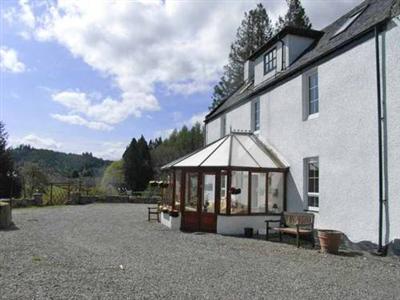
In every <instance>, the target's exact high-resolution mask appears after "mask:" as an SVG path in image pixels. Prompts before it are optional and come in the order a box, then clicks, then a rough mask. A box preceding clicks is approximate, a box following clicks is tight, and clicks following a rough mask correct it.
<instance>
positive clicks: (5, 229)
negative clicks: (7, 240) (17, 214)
mask: <svg viewBox="0 0 400 300" xmlns="http://www.w3.org/2000/svg"><path fill="white" fill-rule="evenodd" d="M13 230H19V228H18V227H17V226H16V225H15V224H14V223H12V224H11V225H10V227H8V228H0V231H13Z"/></svg>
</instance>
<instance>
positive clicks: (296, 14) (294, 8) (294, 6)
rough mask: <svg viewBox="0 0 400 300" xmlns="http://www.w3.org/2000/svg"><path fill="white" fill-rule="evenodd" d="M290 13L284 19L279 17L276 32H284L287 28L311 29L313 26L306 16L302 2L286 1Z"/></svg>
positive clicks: (296, 0)
mask: <svg viewBox="0 0 400 300" xmlns="http://www.w3.org/2000/svg"><path fill="white" fill-rule="evenodd" d="M286 3H287V5H288V11H287V12H286V14H285V16H284V17H279V19H278V21H277V22H276V30H277V31H279V30H282V29H283V28H284V27H286V26H292V27H300V28H307V29H309V28H311V26H312V24H311V22H310V19H309V18H308V16H307V15H306V12H305V10H304V7H303V6H302V5H301V2H300V0H286Z"/></svg>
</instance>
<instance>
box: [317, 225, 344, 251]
mask: <svg viewBox="0 0 400 300" xmlns="http://www.w3.org/2000/svg"><path fill="white" fill-rule="evenodd" d="M318 239H319V244H320V246H321V252H324V253H332V254H337V253H338V252H339V246H340V243H341V241H342V233H341V232H340V231H337V230H331V229H318Z"/></svg>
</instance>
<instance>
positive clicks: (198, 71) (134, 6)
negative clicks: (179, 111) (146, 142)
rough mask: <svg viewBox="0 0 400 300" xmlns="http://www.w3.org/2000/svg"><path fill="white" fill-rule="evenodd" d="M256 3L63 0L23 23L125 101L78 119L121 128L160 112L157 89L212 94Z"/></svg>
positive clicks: (110, 101) (107, 100)
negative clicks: (242, 24) (96, 75)
mask: <svg viewBox="0 0 400 300" xmlns="http://www.w3.org/2000/svg"><path fill="white" fill-rule="evenodd" d="M255 3H256V1H255V0H254V1H233V2H232V1H212V2H211V1H194V2H193V1H187V2H186V1H113V2H109V1H98V2H96V5H93V3H92V2H91V1H68V0H67V1H62V0H61V1H57V2H54V3H52V2H50V4H48V6H47V8H46V9H44V8H43V7H42V8H41V9H35V7H34V6H32V9H33V10H34V12H35V13H36V14H35V16H34V18H33V19H32V18H28V17H27V16H28V15H27V16H26V17H24V20H25V19H26V21H27V22H25V21H24V22H25V23H26V24H27V27H28V28H29V27H30V26H31V24H34V29H33V30H32V34H33V35H34V36H35V37H36V39H38V40H41V41H49V40H50V41H56V42H58V43H59V44H61V45H63V46H64V47H66V48H67V49H68V50H69V51H70V53H71V54H72V55H73V56H75V57H78V58H81V59H82V60H83V61H84V62H86V63H87V64H88V65H90V66H91V67H92V68H93V69H94V70H97V71H99V72H100V73H101V74H103V75H105V76H108V77H109V78H110V79H111V80H112V82H113V83H114V84H116V85H117V86H118V87H119V88H120V90H121V95H120V97H118V98H115V97H107V96H106V97H104V99H103V100H102V101H100V102H96V103H94V102H93V101H90V99H89V101H90V102H91V104H90V107H88V108H87V109H86V110H85V111H84V112H83V111H82V112H80V113H81V114H82V115H83V116H85V117H86V118H90V119H91V120H93V121H97V122H104V123H107V124H117V123H120V122H122V121H123V120H125V119H126V118H128V117H130V116H136V117H138V116H140V115H141V114H142V112H144V111H154V110H158V109H159V108H160V103H159V101H158V99H157V98H156V96H155V93H154V88H155V86H156V84H157V85H161V86H164V87H165V88H166V89H167V90H168V91H169V92H171V93H178V94H184V95H190V94H193V93H199V92H204V91H209V89H210V87H211V86H212V84H213V83H214V82H215V80H216V79H217V78H218V77H219V75H220V72H221V68H222V66H223V65H224V63H225V62H226V61H227V56H228V55H227V54H228V52H229V44H230V42H231V41H232V39H233V37H234V35H235V30H236V28H237V26H238V25H239V21H238V20H240V18H242V16H243V13H244V11H246V10H248V9H250V8H253V7H254V6H255ZM280 5H281V4H276V3H274V2H271V4H270V5H269V6H270V8H271V9H273V8H274V7H276V6H280ZM25 12H26V13H28V10H26V9H25ZM223 15H227V16H228V15H229V16H230V17H229V18H225V17H222V16H223ZM28 19H29V20H31V21H29V22H28ZM71 88H74V87H71Z"/></svg>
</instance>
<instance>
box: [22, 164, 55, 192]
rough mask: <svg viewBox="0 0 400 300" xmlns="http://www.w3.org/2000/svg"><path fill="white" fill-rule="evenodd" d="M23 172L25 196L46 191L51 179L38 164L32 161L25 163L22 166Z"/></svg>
mask: <svg viewBox="0 0 400 300" xmlns="http://www.w3.org/2000/svg"><path fill="white" fill-rule="evenodd" d="M21 174H22V178H23V183H24V190H25V196H28V197H32V195H33V193H35V192H41V193H44V192H46V187H47V185H48V184H49V180H48V178H47V175H46V174H45V173H44V172H43V171H42V168H41V167H40V166H39V165H38V164H35V163H30V162H29V163H25V164H24V165H23V166H22V167H21Z"/></svg>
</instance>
